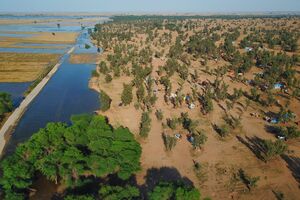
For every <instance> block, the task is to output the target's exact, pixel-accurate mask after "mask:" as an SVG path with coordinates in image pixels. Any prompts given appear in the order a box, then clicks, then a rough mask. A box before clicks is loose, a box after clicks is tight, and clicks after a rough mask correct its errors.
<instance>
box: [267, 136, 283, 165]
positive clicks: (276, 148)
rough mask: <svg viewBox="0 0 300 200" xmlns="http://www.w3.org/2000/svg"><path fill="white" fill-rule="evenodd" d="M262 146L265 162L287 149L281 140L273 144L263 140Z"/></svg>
mask: <svg viewBox="0 0 300 200" xmlns="http://www.w3.org/2000/svg"><path fill="white" fill-rule="evenodd" d="M263 145H264V149H265V152H264V159H265V160H266V161H268V160H270V159H272V158H274V157H276V156H279V155H282V154H284V153H285V152H286V151H287V149H288V146H287V145H286V144H285V143H284V142H283V141H282V140H276V141H275V142H273V141H272V140H264V142H263Z"/></svg>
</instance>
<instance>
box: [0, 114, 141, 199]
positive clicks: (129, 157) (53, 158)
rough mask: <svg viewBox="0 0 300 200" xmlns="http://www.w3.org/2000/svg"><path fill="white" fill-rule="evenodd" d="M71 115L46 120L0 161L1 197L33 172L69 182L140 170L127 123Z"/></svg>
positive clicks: (20, 189) (20, 188)
mask: <svg viewBox="0 0 300 200" xmlns="http://www.w3.org/2000/svg"><path fill="white" fill-rule="evenodd" d="M71 121H72V125H71V126H68V125H67V124H63V123H49V124H48V125H47V126H46V127H45V128H43V129H41V130H40V131H39V132H38V133H36V134H34V135H33V136H32V137H31V139H30V140H28V141H27V142H25V143H23V144H21V145H20V146H18V147H17V149H16V151H15V153H14V154H13V155H11V156H8V157H6V158H5V159H4V160H3V161H2V162H1V169H2V171H3V175H2V178H1V181H0V183H1V185H2V188H3V189H4V191H5V195H6V199H17V197H19V196H23V195H24V194H28V191H29V187H30V186H31V185H32V183H33V180H34V178H35V175H36V174H37V172H39V173H41V174H42V175H44V176H45V177H46V178H47V179H48V180H50V181H54V182H56V183H58V182H59V183H61V184H64V185H65V186H67V187H70V188H74V187H76V186H80V185H83V184H85V183H86V182H87V181H89V180H92V179H93V177H98V178H104V177H106V176H107V175H109V174H117V176H118V177H119V178H121V179H124V180H126V179H128V178H129V177H130V176H131V174H132V173H135V172H137V171H139V170H140V162H139V159H140V155H141V147H140V145H139V144H138V143H137V142H136V141H135V139H134V136H133V135H132V133H131V132H130V131H129V130H128V129H127V128H122V127H120V128H117V129H113V128H112V127H111V126H110V125H109V124H108V123H107V121H106V119H105V118H104V117H103V116H90V115H80V116H73V117H72V119H71ZM18 199H21V198H18Z"/></svg>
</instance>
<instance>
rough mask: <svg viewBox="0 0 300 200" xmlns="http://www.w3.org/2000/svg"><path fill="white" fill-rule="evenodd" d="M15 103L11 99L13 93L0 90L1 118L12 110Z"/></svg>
mask: <svg viewBox="0 0 300 200" xmlns="http://www.w3.org/2000/svg"><path fill="white" fill-rule="evenodd" d="M12 109H13V103H12V100H11V95H10V94H8V93H5V92H0V119H1V118H2V117H3V115H4V114H5V113H7V112H10V111H12Z"/></svg>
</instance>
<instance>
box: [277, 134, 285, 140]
mask: <svg viewBox="0 0 300 200" xmlns="http://www.w3.org/2000/svg"><path fill="white" fill-rule="evenodd" d="M277 138H278V139H279V140H286V138H285V137H284V136H281V135H278V136H277Z"/></svg>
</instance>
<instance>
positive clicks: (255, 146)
mask: <svg viewBox="0 0 300 200" xmlns="http://www.w3.org/2000/svg"><path fill="white" fill-rule="evenodd" d="M236 138H237V139H238V141H240V142H241V143H242V144H244V145H245V146H246V147H248V148H249V149H250V150H251V151H252V153H254V155H255V156H256V157H257V158H258V159H260V160H262V161H265V158H264V153H265V152H266V149H265V146H264V141H263V140H262V139H261V138H259V137H257V136H255V137H252V138H250V137H247V136H246V137H245V139H244V138H242V137H240V136H236Z"/></svg>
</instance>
